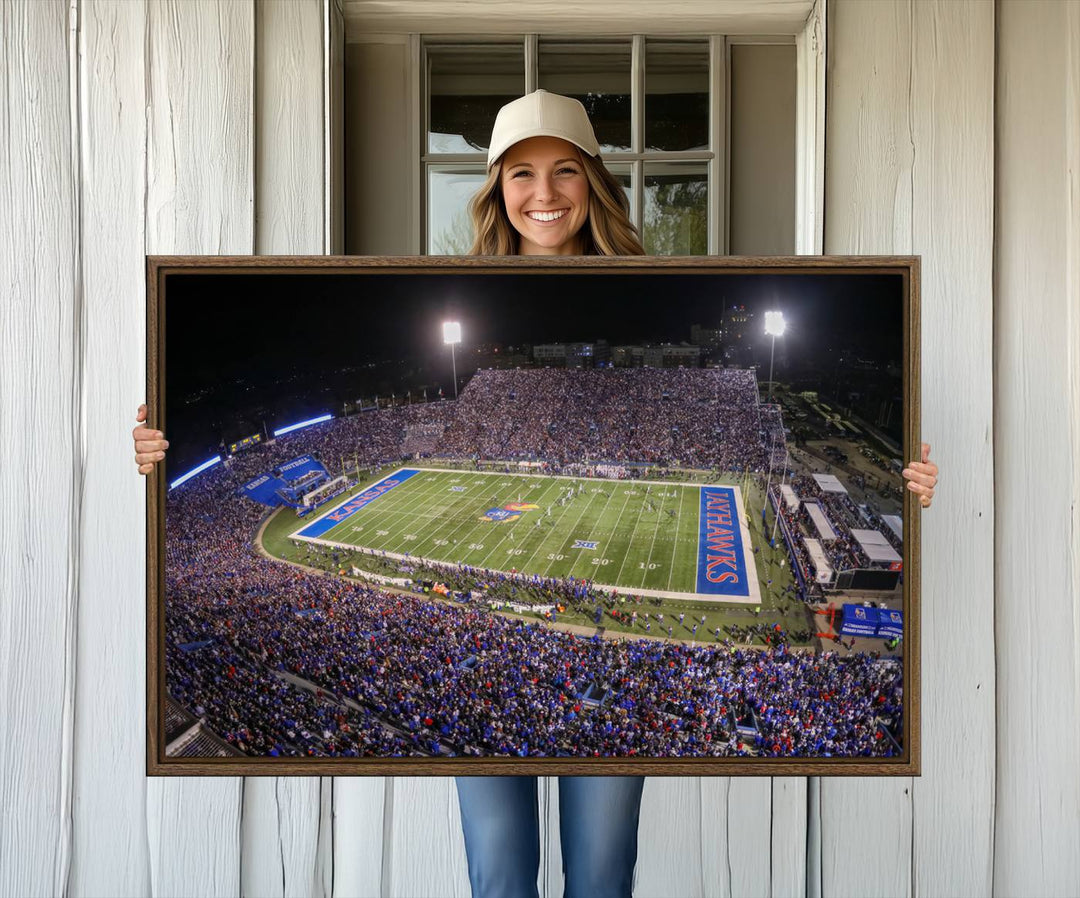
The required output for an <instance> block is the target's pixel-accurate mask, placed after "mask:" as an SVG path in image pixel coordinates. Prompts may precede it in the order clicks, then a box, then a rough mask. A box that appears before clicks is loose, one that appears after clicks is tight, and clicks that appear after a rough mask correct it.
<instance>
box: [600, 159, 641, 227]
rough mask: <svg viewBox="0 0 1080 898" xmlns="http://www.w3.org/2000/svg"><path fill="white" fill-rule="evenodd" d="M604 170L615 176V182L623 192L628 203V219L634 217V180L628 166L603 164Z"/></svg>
mask: <svg viewBox="0 0 1080 898" xmlns="http://www.w3.org/2000/svg"><path fill="white" fill-rule="evenodd" d="M604 166H605V168H607V170H608V171H609V172H611V173H612V174H613V175H614V176H615V180H616V181H618V182H619V183H620V184H622V189H623V192H624V193H625V194H626V199H627V200H628V201H629V203H630V217H631V218H633V217H634V179H633V175H632V172H631V167H630V166H629V165H618V164H615V165H612V164H610V163H608V162H605V163H604Z"/></svg>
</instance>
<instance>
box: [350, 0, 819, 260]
mask: <svg viewBox="0 0 1080 898" xmlns="http://www.w3.org/2000/svg"><path fill="white" fill-rule="evenodd" d="M826 3H827V0H814V2H813V5H812V7H811V9H810V13H809V15H808V16H807V17H806V19H805V20H804V21H802V23H801V27H798V28H794V27H793V28H792V30H791V31H790V32H789V31H787V29H784V32H785V33H783V34H772V35H768V36H766V37H764V38H761V37H757V38H755V37H753V36H746V35H741V34H732V33H728V34H724V35H721V34H713V35H711V36H710V37H709V61H710V65H709V97H710V99H709V104H710V123H709V141H710V146H711V147H713V148H714V149H713V150H712V151H710V155H711V158H710V159H709V160H708V191H709V203H710V209H709V235H708V251H709V253H710V254H727V250H728V245H729V240H728V231H729V228H728V207H729V204H728V195H729V190H728V179H729V164H730V163H729V159H730V154H729V152H728V144H729V140H730V136H729V135H730V128H729V121H728V118H729V113H728V110H729V108H730V107H729V87H730V78H729V67H730V56H731V54H730V49H729V48H730V46H731V45H732V44H733V43H745V42H752V41H755V40H756V41H757V42H766V43H791V42H794V44H795V47H796V71H797V74H796V80H797V83H796V150H795V156H796V158H795V168H796V191H795V193H796V228H795V252H796V253H798V254H819V253H821V252H822V251H823V246H824V224H823V222H824V182H825V49H826V48H825V36H826V31H825V17H826ZM354 4H355V7H356V8H357V9H360V10H362V11H363V12H362V14H366V15H364V18H366V17H367V16H369V15H370V9H367V4H364V3H360V2H359V0H353V2H350V0H346V7H347V9H346V21H347V25H348V24H349V23H350V20H351V21H352V22H356V21H357V18H356V17H355V16H352V15H350V12H351V10H350V9H349V8H348V7H350V6H352V5H354ZM751 8H752V4H751V5H750V6H749V7H748V10H749V9H751ZM749 15H752V13H748V16H749ZM739 18H740V17H739V16H735V19H736V20H739ZM731 19H732V17H731V16H728V17H727V20H725V22H724V24H725V25H730V24H731ZM393 20H394V17H390V18H389V19H388V21H393ZM409 24H411V25H412V26H413V27H417V26H419V27H421V28H422V27H423V25H424V24H426V22H424V21H423V20H422V18H421V19H420V20H417V21H413V22H410V23H409ZM791 24H792V25H794V23H791ZM353 27H355V25H353ZM376 30H382V29H381V28H380V29H376ZM386 30H388V31H389V30H391V28H390V27H386ZM575 30H576V29H575ZM410 31H411V29H410ZM540 34H543V35H545V36H548V35H550V36H551V37H562V35H561V34H559V33H558V31H557V30H556V29H547V28H544V29H543V30H538V31H534V32H530V33H527V34H522V33H520V32H517V33H515V32H514V31H507V32H505V33H487V34H484V35H469V34H449V33H441V34H439V35H431V36H430V37H428V38H426V39H427V40H432V41H434V40H436V39H439V40H443V41H446V42H455V43H457V42H469V41H488V42H491V41H496V42H498V41H506V40H513V39H521V40H523V41H524V48H525V63H526V67H525V89H526V91H530V90H535V88H536V71H537V68H536V65H537V61H538V60H537V57H538V49H537V48H538V35H540ZM648 35H649V36H650V37H655V38H657V39H664V38H673V39H674V38H678V37H680V36H681V37H693V36H696V37H700V36H701V35H700V32H699V33H698V34H697V35H694V34H692V33H690V34H687V33H682V34H670V35H669V34H665V33H663V32H662V31H661V30H659V29H655V30H654V29H652V28H650V29H649V30H648ZM601 36H602V35H601V33H600V32H599V31H597V32H595V33H589V34H588V35H586V37H585V38H584V39H586V40H587V39H590V38H600V37H601ZM408 39H409V47H410V61H411V65H410V73H409V76H410V79H411V83H410V97H411V107H412V108H411V109H410V110H409V111H410V113H411V115H410V125H409V128H410V147H409V152H410V158H411V159H413V160H416V162H415V164H414V165H412V166H411V171H412V179H411V185H410V187H411V193H412V197H411V198H410V199H411V200H412V201H411V202H410V203H409V219H410V221H409V223H410V234H411V235H413V236H412V238H411V239H412V240H413V241H414V246H413V250H414V252H416V253H417V254H419V253H421V252H422V251H423V249H422V248H426V247H427V245H428V239H429V235H428V233H427V183H426V177H425V175H426V162H427V161H429V156H428V154H427V152H426V150H427V148H426V139H427V123H426V117H427V86H426V83H425V81H426V71H427V65H426V56H425V45H424V40H423V39H422V38H421V36H420V34H419V33H417V32H416V31H412V33H410V34H409V38H408ZM633 41H634V43H633V47H634V50H633V56H632V61H631V64H632V74H633V77H642V64H643V61H644V37H643V36H642V35H634V37H633ZM635 96H636V97H643V96H644V94H643V92H642V91H640V90H632V97H635ZM714 98H715V99H714ZM640 105H641V104H640V103H635V102H633V100H632V106H631V116H632V123H631V124H632V135H633V138H632V139H634V140H640V139H641V138H639V137H638V135H639V134H642V135H643V131H642V128H643V124H644V123H643V122H642V121H638V120H636V119H640V118H641V112H642V111H643V110H639V111H637V113H636V117H635V112H634V109H635V107H640ZM640 145H641V144H640V143H637V144H636V146H637V147H640ZM433 155H434V154H433ZM612 155H613V158H612V161H613V162H614V161H616V158H617V160H618V161H626V160H628V159H630V156H629V154H620V155H619V156H618V157H615V156H614V154H612ZM664 158H673V157H668V156H667V155H665V157H664ZM430 161H435V160H434V159H433V158H432V159H430ZM438 161H439V162H449V163H453V162H455V161H458V162H473V161H475V157H472V156H470V157H461V156H451V155H449V154H442V156H440V158H439V159H438ZM632 161H633V165H634V178H633V181H632V183H633V184H634V186H635V189H634V199H635V201H634V207H635V208H634V209H633V210H632V218H633V220H634V221H635V223H639V222H640V221H641V213H642V208H643V204H644V191H643V190H642V189H640V187H639V185H640V184H643V176H640V177H639V174H638V172H639V170H640V169H641V168H642V167H643V163H644V162H645V161H647V160H646V159H645V158H642V159H634V160H632ZM721 210H722V211H723V214H722V215H721V214H720V212H721Z"/></svg>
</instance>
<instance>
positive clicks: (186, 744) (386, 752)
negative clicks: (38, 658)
mask: <svg viewBox="0 0 1080 898" xmlns="http://www.w3.org/2000/svg"><path fill="white" fill-rule="evenodd" d="M147 276H148V303H147V305H148V341H147V342H148V347H149V353H148V355H149V365H148V385H147V386H148V390H147V395H148V396H149V397H150V403H149V409H150V415H151V425H150V426H153V427H156V428H157V429H160V430H162V431H164V432H165V433H166V435H167V437H168V439H169V441H170V450H169V453H168V456H167V458H166V460H165V462H164V463H163V464H162V465H161V466H159V468H158V469H157V470H155V472H154V473H153V475H152V476H151V480H150V502H149V510H148V515H149V519H148V532H149V534H150V539H149V548H148V565H147V570H148V601H147V621H148V629H147V647H148V658H147V662H148V663H147V672H148V683H147V686H148V690H147V694H148V699H147V714H148V718H147V719H148V726H147V733H148V737H147V740H148V741H147V763H148V772H149V773H151V774H174V775H192V774H205V775H237V774H244V775H253V774H254V775H258V774H267V775H275V776H280V775H283V774H297V775H322V774H337V775H342V774H383V775H385V774H393V775H402V774H405V775H408V774H423V775H432V774H448V775H449V774H454V775H457V774H469V773H477V774H492V773H496V774H509V773H518V774H549V775H550V774H605V775H609V774H629V773H636V774H652V775H655V774H661V775H663V774H677V775H697V774H700V775H710V776H711V775H729V774H753V775H810V774H812V775H848V774H860V775H869V774H872V775H882V774H902V775H907V776H910V775H917V774H918V772H919V758H920V752H919V644H920V641H919V635H920V634H919V518H918V502H917V500H916V499H915V497H914V495H913V494H912V493H911V492H910V491H908V490H905V489H904V488H903V482H902V479H901V474H900V472H901V469H902V468H903V466H904V460H905V459H912V458H915V457H916V456H917V454H918V453H917V447H918V446H919V443H920V440H919V377H918V373H919V328H918V321H919V260H918V258H914V257H872V258H871V257H801V258H767V259H745V258H723V257H711V258H633V259H615V258H609V257H607V258H605V257H598V258H574V259H569V260H568V259H538V258H536V257H532V258H527V257H517V258H500V259H488V258H455V257H437V258H431V257H409V258H338V257H299V258H293V257H287V258H286V257H282V258H273V257H259V258H246V257H245V258H224V257H149V258H148V260H147Z"/></svg>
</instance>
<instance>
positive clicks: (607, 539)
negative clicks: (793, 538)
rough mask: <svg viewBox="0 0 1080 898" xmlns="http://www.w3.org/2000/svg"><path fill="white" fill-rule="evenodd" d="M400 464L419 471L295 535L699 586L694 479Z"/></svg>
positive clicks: (658, 584) (602, 578)
mask: <svg viewBox="0 0 1080 898" xmlns="http://www.w3.org/2000/svg"><path fill="white" fill-rule="evenodd" d="M406 470H415V471H416V473H415V474H413V475H412V476H410V477H408V479H406V480H403V481H401V482H400V483H397V484H396V485H394V486H393V487H392V488H390V489H387V490H386V491H385V492H382V493H381V494H380V495H378V496H377V498H374V499H372V500H370V501H367V502H366V504H363V505H362V507H360V508H358V509H357V510H355V511H352V512H351V513H350V514H349V516H348V517H345V519H344V520H342V521H341V522H340V523H337V524H333V520H332V516H333V515H334V514H335V510H331V511H329V512H328V513H327V514H322V515H320V516H319V518H318V519H316V520H315V521H314V522H312V523H308V524H305V525H304V526H303V527H301V528H300V530H299V531H298V532H297V533H296V534H294V536H293V538H294V539H301V540H310V541H311V542H317V543H321V544H323V545H326V544H332V545H339V546H346V547H354V548H361V549H365V550H369V551H375V552H386V553H387V554H388V555H396V556H404V555H410V556H412V557H418V558H424V559H428V560H431V561H440V562H447V563H453V564H465V565H471V566H473V567H480V568H488V569H490V570H499V571H507V572H509V571H518V572H521V573H526V574H539V575H541V576H549V577H566V576H573V577H577V578H587V579H590V580H593V581H594V582H596V583H598V584H604V585H608V586H615V587H619V588H620V589H622V590H625V591H630V592H633V591H637V590H640V591H642V592H644V593H645V594H650V593H656V594H664V595H669V594H674V593H683V594H695V593H696V591H697V586H696V584H697V565H698V534H699V514H700V504H701V502H700V488H699V487H698V486H695V485H689V484H678V483H649V482H641V481H613V480H592V479H585V478H578V479H574V478H569V477H548V476H533V475H520V474H489V473H479V472H462V471H436V470H425V469H415V468H411V469H406ZM400 473H401V472H397V474H400ZM395 476H396V475H390V477H391V478H393V477H395ZM380 482H381V483H385V482H386V481H385V480H384V481H380ZM377 488H378V484H376V485H375V486H374V487H372V488H369V489H377ZM358 495H359V494H358ZM354 498H355V497H354ZM514 505H519V506H521V507H520V508H518V509H513V508H510V507H508V506H514ZM338 507H339V508H340V507H341V504H339V506H338ZM500 518H501V519H500ZM320 522H321V523H320ZM327 524H333V526H332V527H330V529H325V528H326V526H327ZM319 531H323V532H319ZM305 532H310V533H312V534H317V535H309V536H305ZM751 566H752V565H751ZM755 585H756V584H755ZM755 591H756V590H755Z"/></svg>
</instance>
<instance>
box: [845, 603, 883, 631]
mask: <svg viewBox="0 0 1080 898" xmlns="http://www.w3.org/2000/svg"><path fill="white" fill-rule="evenodd" d="M878 620H879V616H878V610H877V608H868V607H866V606H865V605H844V616H843V621H842V623H841V624H840V635H841V636H877V635H878Z"/></svg>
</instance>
